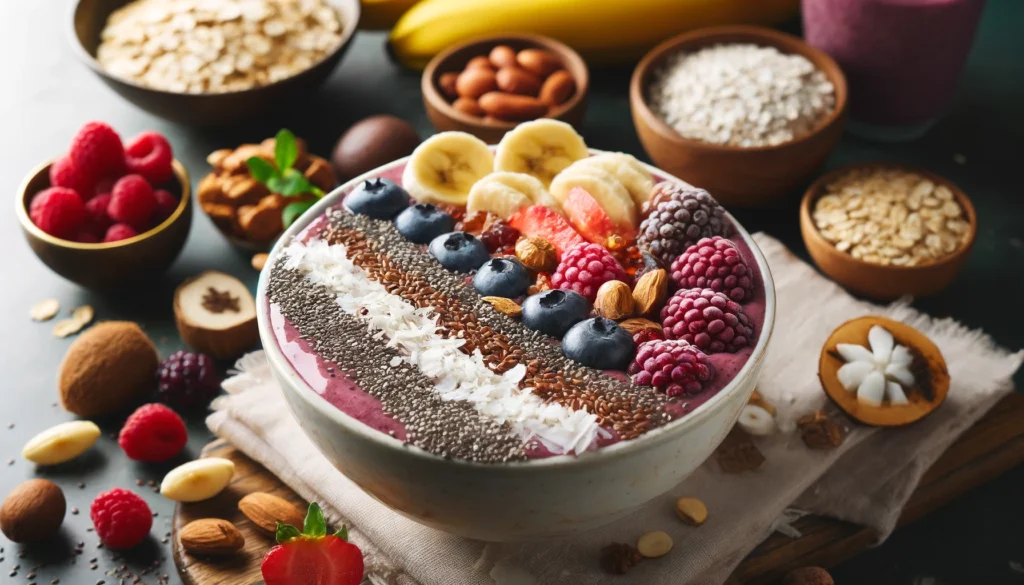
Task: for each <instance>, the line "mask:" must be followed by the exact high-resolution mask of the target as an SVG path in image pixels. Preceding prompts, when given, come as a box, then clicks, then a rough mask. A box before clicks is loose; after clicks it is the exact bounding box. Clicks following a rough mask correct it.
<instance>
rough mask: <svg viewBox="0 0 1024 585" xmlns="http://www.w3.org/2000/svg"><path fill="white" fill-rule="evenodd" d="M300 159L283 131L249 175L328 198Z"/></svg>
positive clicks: (288, 191) (288, 216)
mask: <svg viewBox="0 0 1024 585" xmlns="http://www.w3.org/2000/svg"><path fill="white" fill-rule="evenodd" d="M298 158H299V143H298V140H296V138H295V135H294V134H292V133H291V131H290V130H288V129H287V128H282V129H281V130H279V131H278V132H277V136H275V137H274V163H273V164H272V163H270V162H268V161H266V160H263V159H262V158H259V157H256V156H254V157H251V158H249V160H247V161H245V164H246V166H248V167H249V174H250V175H252V178H253V179H256V180H257V181H259V182H260V183H263V184H264V185H266V186H267V189H269V190H270V192H271V193H278V194H280V195H282V196H284V197H297V196H299V195H313V196H314V197H316V198H317V199H320V198H321V197H323V196H324V192H323V190H322V189H320V188H319V187H317V186H316V185H314V184H313V183H310V182H309V179H307V178H306V176H305V175H303V174H302V172H300V171H299V170H298V169H296V168H294V167H293V165H294V164H295V161H296V160H298ZM312 206H313V202H311V201H302V202H299V201H297V202H295V203H290V204H288V205H286V206H285V208H284V209H283V210H281V222H282V223H283V224H284V227H288V226H290V225H291V224H292V222H294V221H295V220H296V218H298V217H299V216H300V215H302V214H303V213H304V212H305V211H306V210H307V209H309V208H310V207H312ZM321 516H322V514H321Z"/></svg>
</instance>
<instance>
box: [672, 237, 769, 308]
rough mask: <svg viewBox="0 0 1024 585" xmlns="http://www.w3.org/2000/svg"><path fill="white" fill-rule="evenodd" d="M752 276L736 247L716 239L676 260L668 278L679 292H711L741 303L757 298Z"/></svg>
mask: <svg viewBox="0 0 1024 585" xmlns="http://www.w3.org/2000/svg"><path fill="white" fill-rule="evenodd" d="M750 274H751V273H750V267H749V266H747V263H746V262H744V261H743V257H742V256H740V249H739V248H737V247H736V244H734V243H732V242H731V241H729V240H727V239H725V238H723V237H721V236H715V237H713V238H704V239H702V240H700V241H699V242H697V243H696V244H694V245H692V246H690V247H689V248H687V249H686V251H685V252H683V253H682V254H680V255H679V257H678V258H676V259H675V260H673V261H672V269H671V270H670V271H669V278H671V279H672V282H673V283H675V285H676V287H677V288H680V289H684V288H709V289H711V290H713V291H717V292H720V293H725V296H727V297H729V298H730V299H732V300H734V301H736V302H737V303H742V302H743V301H745V300H747V299H749V298H750V296H751V295H752V294H754V283H753V281H752V280H751V278H750Z"/></svg>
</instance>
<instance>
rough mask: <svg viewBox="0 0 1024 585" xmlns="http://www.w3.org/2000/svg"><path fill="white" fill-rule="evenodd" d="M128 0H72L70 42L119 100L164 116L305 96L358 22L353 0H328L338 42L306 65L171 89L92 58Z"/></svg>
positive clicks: (241, 114) (197, 120)
mask: <svg viewBox="0 0 1024 585" xmlns="http://www.w3.org/2000/svg"><path fill="white" fill-rule="evenodd" d="M130 1H131V0H77V2H76V4H75V8H74V10H73V11H72V19H71V37H72V38H71V45H72V47H73V48H74V50H75V53H76V54H77V55H78V58H79V59H80V60H81V61H82V63H84V64H85V65H86V66H87V67H89V69H91V70H92V72H93V73H95V74H96V75H97V76H98V77H99V78H100V79H101V80H103V82H104V83H106V84H107V85H108V86H110V88H111V89H113V90H114V91H116V92H117V93H118V94H120V95H121V97H123V98H124V99H126V100H128V101H129V102H131V103H133V104H135V105H136V106H138V107H140V108H142V109H143V110H146V111H147V112H150V113H151V114H154V115H156V116H159V117H161V118H165V119H167V120H171V121H174V122H179V123H182V124H190V125H196V126H220V125H227V124H234V123H237V122H240V121H242V120H247V119H252V118H254V117H256V116H257V115H259V114H261V113H264V112H267V111H269V110H270V109H271V108H273V107H275V106H280V105H281V104H282V103H284V102H288V101H290V100H293V99H295V98H303V97H306V96H308V95H309V94H310V93H311V92H313V91H314V90H315V89H316V88H317V87H319V86H320V85H321V84H323V82H324V81H325V80H326V79H327V78H328V77H329V76H330V74H331V72H332V71H334V68H335V66H336V65H337V64H338V63H339V62H340V61H341V58H342V56H343V55H344V54H345V51H347V50H348V47H349V45H351V41H352V37H353V36H354V35H355V32H356V25H357V24H358V22H359V13H360V8H359V6H360V5H359V2H358V0H327V3H328V4H330V5H331V6H333V7H334V8H335V9H337V11H338V14H339V16H340V18H341V23H342V27H343V29H342V33H341V42H340V43H339V44H338V46H337V47H335V48H334V49H333V50H332V51H331V52H330V53H329V54H327V56H326V57H324V58H323V59H322V60H321V61H320V62H318V63H316V64H315V65H313V66H312V67H310V68H309V69H307V70H305V71H303V72H301V73H298V74H297V75H293V76H292V77H289V78H287V79H282V80H281V81H277V82H274V83H271V84H268V85H264V86H261V87H254V88H252V89H247V90H243V91H234V92H227V93H207V94H189V93H175V92H172V91H166V90H162V89H154V88H151V87H147V86H144V85H140V84H138V83H136V82H135V81H133V80H129V79H125V78H122V77H117V76H114V75H111V74H110V73H109V72H108V71H107V70H106V69H104V68H103V66H102V65H100V63H99V61H97V60H96V50H97V48H98V47H99V44H100V33H101V32H102V31H103V27H104V26H105V25H106V22H107V18H108V17H109V16H110V13H112V12H113V11H114V10H116V9H118V8H120V7H121V6H124V5H125V4H128V2H130Z"/></svg>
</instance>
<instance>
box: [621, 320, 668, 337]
mask: <svg viewBox="0 0 1024 585" xmlns="http://www.w3.org/2000/svg"><path fill="white" fill-rule="evenodd" d="M619 327H622V328H623V329H625V330H626V332H628V333H629V334H630V335H636V334H637V333H640V332H641V331H645V330H647V329H657V330H658V331H661V324H660V323H655V322H654V321H651V320H650V319H644V318H643V317H634V318H632V319H626V320H625V321H623V322H622V323H619Z"/></svg>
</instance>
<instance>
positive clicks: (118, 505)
mask: <svg viewBox="0 0 1024 585" xmlns="http://www.w3.org/2000/svg"><path fill="white" fill-rule="evenodd" d="M89 517H90V518H92V525H93V526H94V527H95V528H96V534H97V535H98V536H99V537H100V540H102V541H103V543H104V544H106V545H107V546H109V547H110V548H131V547H133V546H135V545H137V544H140V543H141V542H142V541H143V540H145V538H146V536H147V535H148V534H149V529H150V528H152V527H153V513H152V512H150V510H149V506H147V505H146V502H145V500H143V499H142V498H140V497H139V496H137V495H135V494H133V493H132V492H130V491H128V490H123V489H121V488H114V489H112V490H110V491H109V492H104V493H102V494H100V495H98V496H96V499H95V500H93V501H92V506H91V507H90V508H89Z"/></svg>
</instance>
